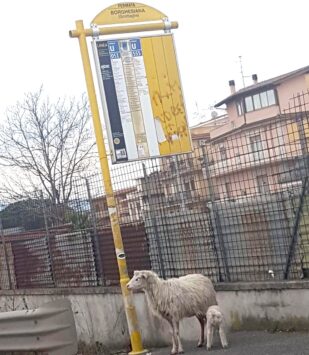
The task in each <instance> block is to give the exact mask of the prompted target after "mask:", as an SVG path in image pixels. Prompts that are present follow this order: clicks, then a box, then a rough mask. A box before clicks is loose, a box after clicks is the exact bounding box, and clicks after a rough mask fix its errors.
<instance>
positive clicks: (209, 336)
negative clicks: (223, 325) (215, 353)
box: [206, 320, 214, 350]
mask: <svg viewBox="0 0 309 355" xmlns="http://www.w3.org/2000/svg"><path fill="white" fill-rule="evenodd" d="M213 335H214V327H213V325H212V324H211V323H210V321H209V320H208V321H207V324H206V336H207V350H210V349H211V347H212V340H213Z"/></svg>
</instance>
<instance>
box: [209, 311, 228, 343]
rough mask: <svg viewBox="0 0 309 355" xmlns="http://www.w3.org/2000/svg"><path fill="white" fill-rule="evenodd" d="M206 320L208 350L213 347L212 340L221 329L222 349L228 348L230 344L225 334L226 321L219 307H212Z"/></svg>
mask: <svg viewBox="0 0 309 355" xmlns="http://www.w3.org/2000/svg"><path fill="white" fill-rule="evenodd" d="M206 318H207V325H206V336H207V350H210V349H211V347H212V340H213V334H214V330H215V329H219V335H220V340H221V344H222V347H223V348H227V347H228V343H227V339H226V334H225V320H224V316H223V314H222V312H221V310H220V308H219V306H210V307H209V308H208V310H207V313H206Z"/></svg>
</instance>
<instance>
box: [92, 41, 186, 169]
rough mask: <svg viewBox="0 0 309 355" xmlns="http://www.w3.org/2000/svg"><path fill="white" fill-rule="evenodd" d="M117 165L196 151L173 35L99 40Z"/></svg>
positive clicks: (104, 98)
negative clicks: (192, 139) (185, 104)
mask: <svg viewBox="0 0 309 355" xmlns="http://www.w3.org/2000/svg"><path fill="white" fill-rule="evenodd" d="M93 50H94V56H95V62H96V67H97V72H98V78H99V86H100V91H101V98H102V104H103V108H104V111H105V121H106V127H107V131H108V137H109V145H110V149H111V152H112V162H113V163H122V162H127V161H133V160H139V159H146V158H151V157H159V156H164V155H171V154H178V153H186V152H190V151H191V150H192V147H191V139H190V133H189V128H188V123H187V117H186V111H185V106H184V100H183V95H182V89H181V84H180V77H179V72H178V66H177V61H176V54H175V48H174V42H173V36H172V34H163V35H161V36H148V37H132V38H126V39H115V40H102V39H100V38H98V39H96V40H94V41H93Z"/></svg>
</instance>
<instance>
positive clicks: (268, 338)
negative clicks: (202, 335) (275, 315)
mask: <svg viewBox="0 0 309 355" xmlns="http://www.w3.org/2000/svg"><path fill="white" fill-rule="evenodd" d="M227 336H228V341H229V347H228V349H222V348H221V344H220V339H219V337H218V336H217V335H216V336H215V337H214V343H213V344H214V346H213V348H212V349H211V350H210V351H209V352H208V351H207V350H206V347H203V348H197V347H196V343H193V342H184V341H183V342H182V343H183V347H184V351H185V354H186V355H202V354H203V355H205V354H207V353H209V355H211V354H213V355H221V354H224V355H309V333H308V332H295V333H285V332H278V333H268V332H262V331H260V332H257V331H250V332H235V333H230V334H228V335H227ZM170 350H171V347H166V348H160V349H151V352H152V354H153V355H169V354H170Z"/></svg>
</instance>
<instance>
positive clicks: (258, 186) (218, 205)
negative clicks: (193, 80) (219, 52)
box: [0, 93, 309, 288]
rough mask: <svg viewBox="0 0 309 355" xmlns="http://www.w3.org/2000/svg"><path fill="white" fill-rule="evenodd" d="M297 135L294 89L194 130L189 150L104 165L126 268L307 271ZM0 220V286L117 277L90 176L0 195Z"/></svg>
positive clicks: (248, 277) (234, 275)
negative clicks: (249, 112) (241, 115)
mask: <svg viewBox="0 0 309 355" xmlns="http://www.w3.org/2000/svg"><path fill="white" fill-rule="evenodd" d="M225 128H226V127H225ZM225 128H224V129H225ZM308 139H309V94H308V93H303V94H301V95H298V96H297V97H294V98H293V99H292V100H291V106H290V108H289V110H287V112H284V113H282V114H280V115H277V116H275V117H270V118H265V119H262V120H259V121H256V122H254V123H253V122H252V123H248V122H247V123H246V124H244V125H242V126H240V127H238V128H231V129H229V130H226V129H225V132H223V131H222V133H221V134H218V135H217V136H216V137H213V138H212V139H211V140H210V139H209V138H208V137H207V136H205V137H201V136H199V138H198V139H194V141H193V143H194V151H193V152H192V153H190V154H184V155H177V156H174V157H165V158H160V159H151V160H146V161H143V162H136V163H127V164H123V165H121V166H120V165H118V166H113V168H112V176H113V187H114V191H115V197H116V201H117V208H118V215H119V218H120V223H121V230H122V236H123V239H124V246H125V251H126V255H127V262H128V266H129V272H130V273H132V271H133V270H134V269H145V268H146V269H153V270H154V271H156V272H158V273H159V274H160V275H161V276H162V277H165V278H166V277H173V276H180V275H183V274H187V273H193V272H200V273H203V274H205V275H208V276H210V277H211V278H212V279H213V280H214V281H215V282H223V281H224V282H233V281H259V280H272V279H274V280H287V279H299V278H303V277H306V278H307V277H309V196H308V195H309V194H308V191H309V188H308V171H309V169H308V164H309V163H308V146H307V144H308ZM0 200H1V197H0ZM0 221H1V223H0V232H1V245H0V287H1V288H31V287H32V288H33V287H77V286H85V287H88V286H97V285H110V284H117V283H118V270H117V264H116V258H115V253H114V247H113V238H112V233H111V228H110V223H109V217H108V211H107V203H106V197H105V194H104V189H103V185H102V180H101V177H100V175H95V176H89V177H87V178H83V179H78V180H76V181H75V183H74V189H73V191H72V194H71V197H70V200H69V201H66V202H65V203H63V204H57V205H55V204H53V203H52V202H51V201H50V200H49V199H48V198H47V197H46V196H43V194H42V193H41V192H38V193H36V194H34V195H31V196H28V197H26V198H24V199H20V200H18V201H5V202H4V203H2V209H1V211H0Z"/></svg>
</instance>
